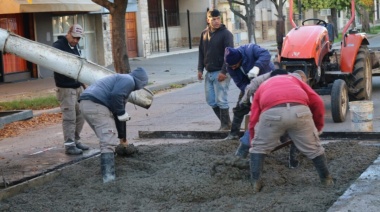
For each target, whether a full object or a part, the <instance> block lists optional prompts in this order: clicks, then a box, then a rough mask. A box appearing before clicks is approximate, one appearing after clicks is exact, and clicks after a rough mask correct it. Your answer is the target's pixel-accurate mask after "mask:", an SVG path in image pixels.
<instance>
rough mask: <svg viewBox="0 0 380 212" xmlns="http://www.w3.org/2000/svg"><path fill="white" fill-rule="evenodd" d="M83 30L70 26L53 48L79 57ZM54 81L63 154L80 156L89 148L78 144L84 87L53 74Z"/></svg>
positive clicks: (82, 122)
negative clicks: (80, 104)
mask: <svg viewBox="0 0 380 212" xmlns="http://www.w3.org/2000/svg"><path fill="white" fill-rule="evenodd" d="M83 35H84V32H83V28H82V27H81V26H80V25H79V24H74V25H72V26H71V27H70V28H69V30H68V32H67V34H66V36H58V40H57V41H55V42H54V43H53V47H55V48H57V49H60V50H62V51H65V52H68V53H71V54H74V55H78V56H80V55H81V52H80V49H79V45H78V43H79V41H80V39H81V38H82V37H83ZM54 80H55V85H56V87H57V89H56V95H57V99H58V101H59V103H60V107H61V111H62V128H63V140H64V146H65V153H66V154H68V155H78V154H82V151H83V150H88V149H89V147H88V146H87V145H85V144H83V143H81V142H80V133H81V131H82V128H83V124H84V119H83V117H82V114H81V113H80V111H79V105H78V98H79V96H80V95H81V93H82V91H83V88H82V87H84V85H83V84H82V83H80V82H78V81H77V80H76V79H73V78H70V77H67V76H65V75H63V74H60V73H57V72H54Z"/></svg>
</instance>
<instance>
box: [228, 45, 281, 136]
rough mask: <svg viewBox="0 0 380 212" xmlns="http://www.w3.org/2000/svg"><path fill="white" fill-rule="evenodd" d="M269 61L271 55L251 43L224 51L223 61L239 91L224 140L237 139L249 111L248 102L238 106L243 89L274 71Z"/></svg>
mask: <svg viewBox="0 0 380 212" xmlns="http://www.w3.org/2000/svg"><path fill="white" fill-rule="evenodd" d="M270 59H271V55H270V53H269V51H268V50H267V49H265V48H261V47H260V46H259V45H256V44H253V43H250V44H246V45H242V46H239V47H237V48H231V47H227V48H226V49H225V52H224V61H225V63H226V66H227V71H228V73H229V74H230V76H231V78H232V79H233V81H234V82H235V84H236V86H237V87H238V88H239V89H240V95H239V99H238V101H237V104H236V106H235V107H234V108H233V109H232V111H233V112H234V116H233V119H232V125H231V130H230V133H229V134H228V136H227V137H226V138H225V140H236V139H239V132H240V126H241V123H242V122H243V119H244V116H245V115H247V114H248V113H249V110H250V103H249V102H248V103H247V104H245V105H242V104H239V102H240V100H241V98H242V97H243V95H244V93H245V88H246V87H247V85H249V84H250V82H251V80H252V79H253V78H255V77H257V76H259V75H262V74H265V73H269V72H271V71H273V70H274V65H273V63H272V62H271V60H270Z"/></svg>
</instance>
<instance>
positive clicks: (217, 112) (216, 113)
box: [212, 106, 220, 120]
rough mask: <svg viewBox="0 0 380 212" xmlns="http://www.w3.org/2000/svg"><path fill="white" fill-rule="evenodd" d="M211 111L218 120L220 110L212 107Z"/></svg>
mask: <svg viewBox="0 0 380 212" xmlns="http://www.w3.org/2000/svg"><path fill="white" fill-rule="evenodd" d="M212 110H213V111H214V113H215V115H216V117H218V119H219V120H220V108H219V107H218V106H216V107H213V108H212Z"/></svg>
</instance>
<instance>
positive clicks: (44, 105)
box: [0, 95, 59, 111]
mask: <svg viewBox="0 0 380 212" xmlns="http://www.w3.org/2000/svg"><path fill="white" fill-rule="evenodd" d="M58 106H59V102H58V101H57V98H56V97H55V95H51V96H46V97H37V98H32V99H20V100H13V101H9V102H0V110H1V111H4V110H26V109H28V110H42V109H49V108H55V107H58Z"/></svg>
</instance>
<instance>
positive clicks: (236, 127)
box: [224, 115, 244, 140]
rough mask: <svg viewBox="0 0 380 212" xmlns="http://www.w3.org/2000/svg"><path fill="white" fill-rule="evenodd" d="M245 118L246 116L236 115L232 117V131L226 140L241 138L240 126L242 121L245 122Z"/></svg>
mask: <svg viewBox="0 0 380 212" xmlns="http://www.w3.org/2000/svg"><path fill="white" fill-rule="evenodd" d="M243 119H244V116H243V117H238V116H236V115H234V117H233V118H232V125H231V131H230V133H229V134H228V136H227V137H226V138H225V139H224V140H236V139H239V132H240V126H241V123H242V122H243Z"/></svg>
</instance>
